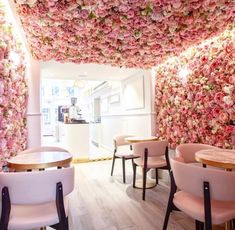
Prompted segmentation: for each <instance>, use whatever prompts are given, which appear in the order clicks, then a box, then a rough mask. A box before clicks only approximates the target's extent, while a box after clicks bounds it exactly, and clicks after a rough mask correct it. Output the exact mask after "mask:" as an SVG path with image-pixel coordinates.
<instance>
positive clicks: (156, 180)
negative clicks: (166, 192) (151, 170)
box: [155, 168, 158, 184]
mask: <svg viewBox="0 0 235 230" xmlns="http://www.w3.org/2000/svg"><path fill="white" fill-rule="evenodd" d="M155 170H156V184H158V169H157V168H156V169H155Z"/></svg>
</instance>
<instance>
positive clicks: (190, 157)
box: [175, 143, 218, 163]
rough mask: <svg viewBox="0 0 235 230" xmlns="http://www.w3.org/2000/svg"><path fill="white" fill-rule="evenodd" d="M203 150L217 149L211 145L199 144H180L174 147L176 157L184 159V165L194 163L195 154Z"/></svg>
mask: <svg viewBox="0 0 235 230" xmlns="http://www.w3.org/2000/svg"><path fill="white" fill-rule="evenodd" d="M203 149H218V148H217V147H215V146H212V145H206V144H200V143H186V144H180V145H178V146H177V147H176V149H175V150H176V156H178V157H181V158H183V159H184V162H185V163H193V162H195V161H196V160H195V153H196V152H197V151H200V150H203Z"/></svg>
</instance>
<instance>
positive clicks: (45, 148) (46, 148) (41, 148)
mask: <svg viewBox="0 0 235 230" xmlns="http://www.w3.org/2000/svg"><path fill="white" fill-rule="evenodd" d="M42 151H43V152H53V151H56V152H68V150H66V149H63V148H61V147H56V146H39V147H35V148H30V149H26V150H24V151H22V152H19V153H18V154H25V153H34V152H42Z"/></svg>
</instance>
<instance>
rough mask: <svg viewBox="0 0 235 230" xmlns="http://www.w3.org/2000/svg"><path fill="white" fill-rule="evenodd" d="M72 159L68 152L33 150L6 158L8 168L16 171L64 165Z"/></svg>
mask: <svg viewBox="0 0 235 230" xmlns="http://www.w3.org/2000/svg"><path fill="white" fill-rule="evenodd" d="M71 161H72V154H71V153H68V152H57V151H53V152H52V151H50V152H33V153H25V154H20V155H16V156H14V157H11V158H10V159H8V160H7V164H8V167H9V169H14V170H16V171H23V170H32V169H45V168H50V167H66V166H68V165H69V164H70V163H71Z"/></svg>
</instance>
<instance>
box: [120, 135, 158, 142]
mask: <svg viewBox="0 0 235 230" xmlns="http://www.w3.org/2000/svg"><path fill="white" fill-rule="evenodd" d="M125 140H126V141H127V142H129V143H138V142H147V141H157V140H158V137H155V136H149V137H148V136H134V137H126V138H125Z"/></svg>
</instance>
